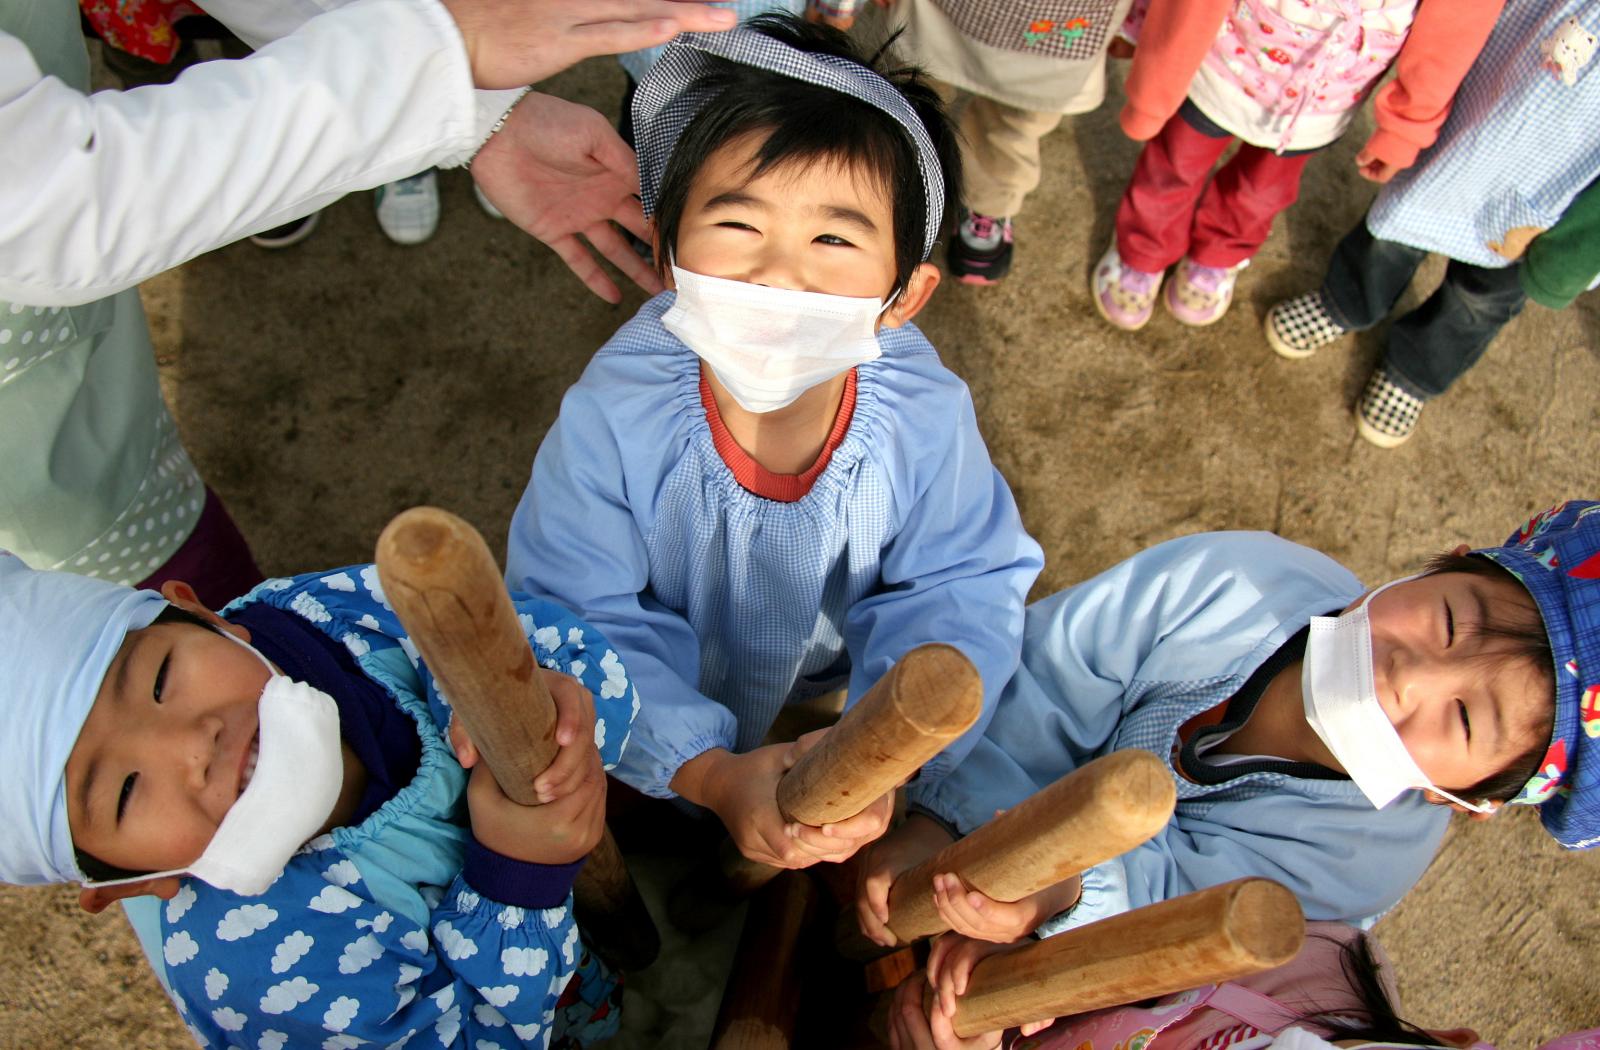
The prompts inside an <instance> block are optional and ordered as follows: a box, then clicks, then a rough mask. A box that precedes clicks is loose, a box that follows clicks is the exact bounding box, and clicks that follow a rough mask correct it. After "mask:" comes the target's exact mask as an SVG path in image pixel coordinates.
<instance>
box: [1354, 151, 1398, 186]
mask: <svg viewBox="0 0 1600 1050" xmlns="http://www.w3.org/2000/svg"><path fill="white" fill-rule="evenodd" d="M1399 170H1400V169H1399V168H1397V167H1395V166H1394V165H1393V164H1390V163H1389V162H1388V161H1386V160H1380V159H1379V158H1378V157H1377V156H1375V155H1374V154H1372V153H1371V152H1370V151H1368V150H1365V149H1363V150H1362V151H1361V152H1360V153H1357V154H1356V171H1358V172H1359V173H1360V174H1361V177H1362V178H1363V179H1366V180H1367V181H1368V182H1377V183H1384V182H1388V181H1389V180H1390V179H1392V178H1394V176H1395V172H1397V171H1399Z"/></svg>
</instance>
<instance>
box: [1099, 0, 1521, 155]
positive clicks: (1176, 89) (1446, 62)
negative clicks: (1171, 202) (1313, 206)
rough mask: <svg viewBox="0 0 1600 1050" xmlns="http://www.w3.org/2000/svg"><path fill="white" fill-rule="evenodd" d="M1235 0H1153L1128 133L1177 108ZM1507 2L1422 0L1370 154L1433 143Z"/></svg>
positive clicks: (1127, 116)
mask: <svg viewBox="0 0 1600 1050" xmlns="http://www.w3.org/2000/svg"><path fill="white" fill-rule="evenodd" d="M1233 5H1234V0H1150V5H1149V13H1148V14H1147V15H1146V17H1145V21H1144V26H1143V28H1142V29H1141V30H1140V32H1139V42H1138V48H1137V50H1136V51H1135V52H1134V57H1133V68H1132V69H1131V70H1130V71H1129V72H1128V78H1127V83H1126V87H1125V89H1126V92H1127V96H1128V101H1127V104H1126V105H1125V106H1123V109H1122V114H1121V118H1120V119H1121V122H1122V130H1123V131H1124V132H1126V133H1127V135H1128V137H1129V138H1132V139H1136V140H1139V141H1144V140H1146V139H1149V138H1152V137H1154V136H1155V134H1156V133H1157V132H1158V131H1160V130H1161V128H1162V127H1163V126H1164V125H1165V124H1166V122H1167V121H1168V120H1170V119H1172V117H1173V115H1174V114H1176V113H1177V112H1178V107H1179V106H1181V105H1182V104H1183V100H1184V98H1185V97H1186V96H1187V94H1188V91H1189V84H1190V82H1191V81H1193V80H1194V76H1195V73H1196V72H1197V71H1198V70H1199V68H1200V63H1201V61H1202V60H1203V59H1204V58H1205V56H1206V53H1207V52H1208V51H1209V50H1210V49H1211V46H1212V45H1213V43H1214V42H1215V41H1216V39H1217V34H1218V31H1219V30H1220V29H1221V28H1222V23H1223V19H1225V18H1226V17H1227V15H1228V12H1229V11H1230V10H1231V9H1232V8H1233ZM1504 6H1505V0H1451V2H1448V3H1446V2H1443V0H1422V2H1421V3H1419V4H1418V6H1417V15H1416V19H1415V20H1414V21H1413V22H1412V23H1411V31H1410V34H1409V35H1408V36H1407V37H1406V41H1405V44H1404V45H1403V46H1402V47H1401V49H1400V53H1399V55H1398V56H1397V57H1396V59H1395V63H1394V64H1395V76H1394V79H1393V80H1391V81H1390V82H1389V83H1387V84H1385V85H1383V87H1381V88H1379V89H1378V92H1377V98H1376V99H1375V101H1374V103H1373V104H1374V106H1375V108H1376V115H1377V122H1378V128H1377V130H1376V131H1374V132H1373V134H1372V138H1370V139H1369V140H1367V145H1366V150H1365V152H1367V153H1369V154H1371V155H1372V156H1374V157H1376V158H1377V159H1378V160H1381V161H1384V162H1385V163H1387V164H1389V165H1390V166H1392V167H1395V168H1404V167H1408V166H1409V165H1410V164H1411V163H1412V162H1413V161H1415V160H1416V159H1417V153H1418V152H1420V151H1421V150H1422V149H1423V148H1424V147H1426V146H1428V145H1430V144H1432V142H1433V140H1434V136H1435V135H1436V134H1437V133H1438V131H1439V126H1440V125H1441V124H1443V123H1444V120H1445V118H1446V117H1447V116H1449V115H1450V103H1451V100H1452V99H1453V98H1454V97H1455V93H1456V88H1457V87H1458V86H1460V84H1461V78H1462V77H1464V76H1466V74H1467V70H1468V69H1470V68H1471V67H1472V63H1473V61H1474V60H1475V59H1476V58H1477V57H1478V52H1479V51H1480V50H1482V48H1483V44H1484V41H1486V40H1487V39H1488V38H1489V31H1490V30H1491V29H1493V28H1494V23H1495V20H1496V19H1497V18H1499V17H1500V10H1501V8H1502V7H1504Z"/></svg>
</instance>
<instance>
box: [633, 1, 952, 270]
mask: <svg viewBox="0 0 1600 1050" xmlns="http://www.w3.org/2000/svg"><path fill="white" fill-rule="evenodd" d="M713 58H722V59H726V60H728V61H730V62H738V63H739V64H741V65H746V66H754V67H756V68H757V69H765V70H767V71H768V72H772V73H777V74H779V75H781V76H786V77H790V78H792V79H795V80H803V81H805V82H806V83H808V84H815V85H816V86H818V87H824V88H828V89H830V90H833V91H837V92H839V93H840V94H843V95H849V96H850V97H851V98H854V99H859V100H860V101H862V102H865V103H867V104H868V105H871V106H873V107H875V108H877V109H879V110H882V111H883V112H884V113H887V114H888V115H889V116H891V117H893V118H894V119H895V121H896V122H898V123H899V125H900V126H901V127H902V128H904V129H905V131H906V134H908V135H910V136H911V141H912V142H913V143H914V144H915V145H916V147H917V167H918V169H920V170H921V172H922V186H923V189H924V190H925V191H926V194H925V196H926V197H927V203H928V217H927V222H926V224H925V226H924V232H923V237H922V257H923V258H924V259H926V258H928V256H929V255H931V254H933V245H934V242H935V241H936V240H937V239H938V236H939V225H940V221H941V219H942V218H943V216H944V176H943V175H942V174H941V173H940V169H939V154H938V153H937V152H936V151H935V150H934V148H933V140H932V139H931V138H929V137H928V131H927V129H926V128H924V127H923V126H922V120H921V118H920V117H918V116H917V112H916V110H914V109H912V108H911V104H910V103H909V102H907V101H906V100H905V96H903V95H901V94H900V92H899V91H897V90H895V87H894V85H893V84H890V83H889V82H888V81H887V80H885V79H884V78H883V77H881V76H879V75H878V74H877V73H874V72H873V71H872V70H870V69H868V68H867V67H866V66H863V65H861V64H860V63H858V62H852V61H850V60H849V59H846V58H839V57H837V56H835V55H817V54H811V53H810V52H806V51H797V50H795V49H794V48H792V47H789V46H788V45H787V44H783V43H780V42H779V41H777V40H774V39H773V38H772V37H769V36H767V35H766V34H765V33H761V32H759V31H757V30H754V29H749V28H746V27H743V26H740V27H737V28H734V29H730V30H727V31H726V32H722V33H680V34H679V35H678V37H677V39H675V40H674V41H673V42H672V44H671V45H670V46H669V47H668V48H667V49H666V51H664V52H662V55H661V58H660V59H658V60H657V61H656V64H655V66H654V67H653V68H652V69H651V70H650V72H649V73H647V74H645V78H644V79H643V80H641V81H640V82H639V88H638V90H637V91H636V92H634V96H633V128H634V138H635V140H636V141H637V143H638V152H639V189H640V196H641V197H642V198H643V200H644V213H645V215H647V216H649V215H654V214H655V211H656V204H657V203H658V201H659V197H660V192H661V177H662V175H663V174H664V173H665V172H666V170H667V161H668V160H669V159H670V158H671V157H672V151H673V149H674V148H675V147H676V146H677V144H678V137H679V136H680V135H682V134H683V129H684V128H686V127H688V126H689V123H690V121H692V120H694V118H695V116H696V115H698V114H699V112H700V110H701V108H702V107H704V106H705V104H706V103H707V102H708V101H710V96H711V92H710V89H709V88H708V87H707V86H706V85H705V83H704V81H705V73H706V71H707V70H708V68H709V67H710V65H711V62H712V59H713Z"/></svg>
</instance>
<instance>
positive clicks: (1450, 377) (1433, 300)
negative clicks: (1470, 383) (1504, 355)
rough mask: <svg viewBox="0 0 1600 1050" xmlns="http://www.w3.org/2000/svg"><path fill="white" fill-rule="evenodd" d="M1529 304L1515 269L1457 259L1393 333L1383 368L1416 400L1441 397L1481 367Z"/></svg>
mask: <svg viewBox="0 0 1600 1050" xmlns="http://www.w3.org/2000/svg"><path fill="white" fill-rule="evenodd" d="M1527 301H1528V299H1527V295H1526V294H1525V293H1524V292H1523V290H1522V284H1521V282H1520V281H1519V280H1518V279H1517V268H1516V267H1515V266H1505V267H1501V268H1499V269H1488V268H1487V267H1482V266H1472V265H1470V264H1468V263H1464V262H1460V261H1458V260H1455V259H1452V260H1450V266H1449V268H1448V269H1447V270H1446V271H1445V275H1444V281H1443V283H1441V284H1440V285H1439V287H1438V289H1437V290H1435V291H1434V293H1433V294H1432V295H1431V296H1429V297H1428V300H1427V302H1425V303H1423V304H1422V305H1421V306H1419V307H1417V308H1416V309H1415V310H1413V311H1411V312H1410V313H1409V314H1406V315H1405V316H1404V317H1402V318H1400V319H1399V320H1398V321H1396V322H1395V323H1394V327H1392V328H1391V329H1389V349H1388V352H1387V353H1386V354H1385V355H1384V361H1383V364H1384V367H1385V368H1386V369H1388V371H1389V373H1390V375H1391V376H1393V378H1394V379H1395V380H1396V381H1397V382H1398V383H1399V384H1400V385H1401V386H1403V387H1405V388H1407V389H1408V390H1409V391H1410V392H1411V393H1413V394H1415V395H1416V396H1418V397H1421V398H1424V399H1426V398H1430V397H1438V396H1439V395H1440V394H1442V393H1444V392H1445V391H1446V390H1447V389H1449V387H1450V384H1452V383H1454V382H1455V381H1456V380H1457V379H1459V378H1461V376H1462V375H1464V374H1465V373H1466V371H1467V369H1469V368H1471V367H1472V366H1473V365H1475V364H1477V363H1478V358H1480V357H1482V356H1483V352H1484V351H1485V350H1487V349H1488V348H1489V344H1490V343H1491V342H1493V341H1494V337H1495V336H1496V335H1498V334H1499V332H1500V329H1502V328H1504V327H1505V326H1506V323H1507V322H1508V321H1510V320H1511V319H1512V318H1513V317H1515V316H1517V314H1519V313H1521V312H1522V307H1523V304H1524V303H1526V302H1527Z"/></svg>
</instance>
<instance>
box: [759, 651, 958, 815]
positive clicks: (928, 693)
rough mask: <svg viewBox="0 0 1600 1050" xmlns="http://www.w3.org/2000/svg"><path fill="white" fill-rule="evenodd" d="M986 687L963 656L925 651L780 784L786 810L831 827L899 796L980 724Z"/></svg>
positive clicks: (907, 659) (894, 671)
mask: <svg viewBox="0 0 1600 1050" xmlns="http://www.w3.org/2000/svg"><path fill="white" fill-rule="evenodd" d="M982 712H983V680H982V678H981V677H980V676H979V675H978V669H977V668H975V667H973V666H972V661H971V660H968V659H967V658H966V656H965V655H963V654H962V652H961V651H960V650H959V649H956V648H954V647H953V646H949V645H939V644H929V645H921V646H918V647H917V648H915V649H913V650H911V651H910V652H909V653H906V654H905V656H903V657H901V658H900V660H899V662H897V663H896V664H895V665H894V666H893V667H891V668H889V672H888V673H887V674H885V675H884V676H883V677H882V678H880V679H878V681H877V682H876V683H875V684H874V685H873V687H872V688H871V689H869V690H867V693H866V695H864V696H863V697H862V698H861V699H860V700H859V701H857V702H856V705H855V706H854V707H852V708H851V709H850V710H848V711H846V712H845V713H844V716H843V717H842V718H840V719H839V723H838V724H837V725H835V726H834V727H833V728H832V729H830V730H828V732H827V733H825V734H824V735H823V737H822V740H821V742H819V743H818V744H817V746H816V747H814V748H812V749H811V750H810V751H807V752H806V753H805V754H804V755H802V756H800V759H799V761H797V762H796V763H795V764H794V767H793V768H792V769H790V770H789V771H788V772H787V773H785V774H784V776H783V779H782V780H780V781H779V782H778V808H779V809H780V810H782V811H783V813H784V815H785V816H786V817H788V818H789V819H790V820H798V821H800V822H801V823H802V824H812V825H818V824H831V823H834V822H835V821H839V820H844V819H845V818H846V817H853V816H855V815H856V814H857V813H860V812H861V811H862V810H863V809H865V808H866V807H867V806H868V805H870V804H871V803H873V802H874V801H876V800H877V799H879V798H880V797H882V796H884V795H886V794H888V793H889V792H891V791H893V790H894V789H895V788H897V787H899V786H900V785H901V784H902V783H904V782H905V781H906V779H907V778H909V777H910V776H911V775H912V774H913V773H915V772H916V771H917V770H919V769H921V768H922V766H923V764H924V763H926V762H927V761H928V759H930V758H932V757H933V756H934V755H937V754H938V753H939V752H940V751H943V750H944V748H945V746H946V745H948V744H949V743H950V742H951V741H952V740H954V739H955V738H956V737H958V736H960V735H961V734H962V733H965V732H966V731H967V730H968V729H971V728H972V726H973V725H974V724H975V723H976V722H977V721H978V716H979V715H980V714H981V713H982Z"/></svg>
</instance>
